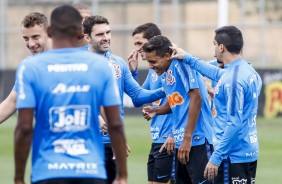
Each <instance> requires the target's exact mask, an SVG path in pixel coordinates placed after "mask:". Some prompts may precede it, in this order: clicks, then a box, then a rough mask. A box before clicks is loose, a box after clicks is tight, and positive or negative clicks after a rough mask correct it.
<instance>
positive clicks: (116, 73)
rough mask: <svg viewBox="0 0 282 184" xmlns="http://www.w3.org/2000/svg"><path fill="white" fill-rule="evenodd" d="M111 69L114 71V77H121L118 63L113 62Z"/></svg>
mask: <svg viewBox="0 0 282 184" xmlns="http://www.w3.org/2000/svg"><path fill="white" fill-rule="evenodd" d="M113 69H114V72H115V77H116V79H118V78H120V77H121V70H120V65H117V64H113Z"/></svg>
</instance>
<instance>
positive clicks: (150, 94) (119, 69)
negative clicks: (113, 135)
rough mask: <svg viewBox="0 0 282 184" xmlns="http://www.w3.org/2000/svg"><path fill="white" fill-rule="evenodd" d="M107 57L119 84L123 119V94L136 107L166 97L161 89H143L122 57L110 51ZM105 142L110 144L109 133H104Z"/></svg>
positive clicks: (106, 54)
mask: <svg viewBox="0 0 282 184" xmlns="http://www.w3.org/2000/svg"><path fill="white" fill-rule="evenodd" d="M105 57H106V58H107V59H108V61H109V62H110V65H111V66H112V69H113V71H114V76H115V79H116V81H117V84H118V89H119V94H120V99H121V101H122V105H121V106H120V111H121V117H122V118H123V114H124V109H123V92H125V93H126V94H127V95H128V96H129V97H130V98H131V99H132V102H133V104H134V105H135V106H141V105H143V104H145V103H151V102H154V101H156V100H158V99H160V98H163V97H165V93H164V92H163V91H162V89H161V88H159V89H155V90H146V89H143V88H142V87H141V86H140V85H139V84H138V83H137V82H136V80H135V79H134V78H133V77H132V75H131V72H130V70H129V68H128V65H127V63H126V62H125V61H124V60H123V59H122V58H120V57H118V56H116V55H114V54H112V53H111V51H108V52H106V53H105ZM101 134H102V136H103V142H104V143H105V144H106V143H110V137H109V135H108V133H105V132H102V130H101Z"/></svg>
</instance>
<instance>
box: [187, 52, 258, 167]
mask: <svg viewBox="0 0 282 184" xmlns="http://www.w3.org/2000/svg"><path fill="white" fill-rule="evenodd" d="M183 61H184V62H186V63H189V64H190V65H191V66H192V67H193V68H195V69H196V70H197V71H199V72H201V73H203V74H204V75H206V76H207V77H209V78H210V79H212V80H218V83H217V85H216V87H215V96H214V105H215V113H213V117H214V131H215V139H214V153H213V154H212V156H211V158H210V161H211V162H212V163H214V164H216V165H218V166H219V165H220V163H221V161H222V159H224V158H227V157H229V158H230V161H231V163H246V162H253V161H255V160H257V159H258V154H259V147H258V138H257V128H256V116H257V110H258V97H259V94H260V90H261V87H262V81H261V78H260V76H259V75H258V73H257V72H256V71H255V69H254V68H253V67H252V66H251V65H250V64H249V63H247V62H246V61H244V60H243V59H242V58H238V59H236V60H235V61H233V62H231V63H230V65H229V66H228V68H227V69H226V70H223V69H220V68H218V67H214V66H211V65H207V64H206V63H205V62H204V61H201V60H199V59H198V58H195V57H193V56H191V55H186V56H185V57H184V60H183Z"/></svg>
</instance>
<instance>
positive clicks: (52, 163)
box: [16, 48, 121, 182]
mask: <svg viewBox="0 0 282 184" xmlns="http://www.w3.org/2000/svg"><path fill="white" fill-rule="evenodd" d="M16 78H17V81H18V82H17V86H16V91H17V109H22V108H34V109H35V118H36V123H35V127H34V134H33V144H32V177H31V180H32V182H36V181H39V180H44V179H50V178H66V177H67V178H72V177H76V178H79V177H83V178H103V179H105V178H106V172H105V168H104V147H103V144H102V137H101V135H100V132H99V123H98V114H99V113H100V106H106V107H107V106H116V105H120V104H121V101H120V97H119V91H118V88H117V84H116V81H115V79H114V77H113V73H112V69H111V67H110V66H109V63H108V61H107V60H106V59H105V58H103V57H101V56H98V55H95V54H93V53H90V52H88V51H82V50H81V48H67V49H56V50H50V51H47V52H44V53H41V54H38V55H36V56H34V57H31V58H29V59H27V60H25V61H23V62H22V63H21V65H20V66H19V68H18V69H17V76H16Z"/></svg>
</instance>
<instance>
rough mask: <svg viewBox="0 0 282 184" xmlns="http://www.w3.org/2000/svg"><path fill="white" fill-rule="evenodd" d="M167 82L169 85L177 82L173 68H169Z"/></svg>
mask: <svg viewBox="0 0 282 184" xmlns="http://www.w3.org/2000/svg"><path fill="white" fill-rule="evenodd" d="M166 83H167V84H169V85H173V83H175V77H174V76H173V75H172V71H171V70H168V71H167V73H166Z"/></svg>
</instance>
